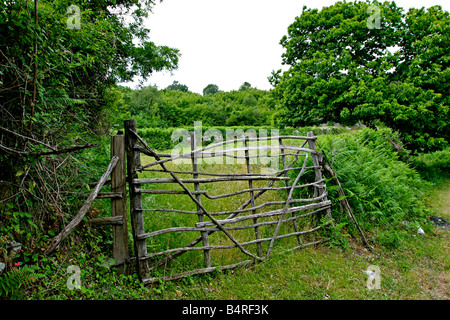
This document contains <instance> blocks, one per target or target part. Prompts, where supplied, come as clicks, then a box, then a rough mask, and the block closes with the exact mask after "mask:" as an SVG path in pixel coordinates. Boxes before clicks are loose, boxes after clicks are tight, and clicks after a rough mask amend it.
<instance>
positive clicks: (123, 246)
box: [111, 134, 130, 274]
mask: <svg viewBox="0 0 450 320" xmlns="http://www.w3.org/2000/svg"><path fill="white" fill-rule="evenodd" d="M111 157H119V161H118V162H117V165H116V167H115V168H114V170H113V171H112V172H111V193H112V194H120V195H122V196H121V197H113V198H112V199H111V217H112V218H116V217H118V218H121V220H122V222H123V223H122V224H115V225H113V228H112V229H113V230H112V231H113V249H112V256H113V259H114V260H115V261H116V264H120V266H118V272H119V273H122V274H127V273H128V270H127V269H126V265H125V263H124V262H125V261H126V260H127V259H128V258H129V257H130V254H129V252H128V224H127V199H126V196H125V197H124V196H123V195H126V192H127V188H126V187H127V186H126V184H127V181H126V168H125V136H124V135H123V134H120V135H115V136H112V137H111Z"/></svg>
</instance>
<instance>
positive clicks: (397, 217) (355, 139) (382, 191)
mask: <svg viewBox="0 0 450 320" xmlns="http://www.w3.org/2000/svg"><path fill="white" fill-rule="evenodd" d="M397 139H398V134H397V133H395V132H393V131H392V130H391V129H381V130H378V131H375V130H371V129H365V130H363V131H361V132H358V133H356V134H353V135H342V136H329V137H324V138H323V139H321V142H320V144H319V145H320V146H321V147H322V148H323V151H324V152H325V155H326V156H327V158H328V161H329V162H330V163H331V164H332V167H333V169H334V170H335V172H336V174H337V176H338V178H339V180H340V182H341V184H342V187H343V189H344V192H345V194H346V196H347V198H348V201H349V203H350V206H351V207H352V209H353V211H354V214H355V216H356V219H357V220H358V222H359V224H360V225H361V227H362V228H363V229H364V230H367V231H368V232H369V233H371V234H372V236H373V237H374V238H376V239H377V240H378V241H379V243H380V244H382V245H385V246H387V247H390V248H395V247H398V246H399V244H400V239H401V238H402V237H403V236H404V234H405V233H403V232H401V231H400V230H403V229H404V226H405V221H406V222H408V223H409V222H411V223H415V224H418V225H424V224H426V223H427V221H428V219H427V215H428V214H429V209H428V208H427V207H426V205H425V203H424V195H425V192H426V191H425V190H426V189H427V187H428V186H429V184H428V183H427V182H425V181H424V180H422V179H421V177H420V175H419V174H418V173H417V171H416V170H415V169H413V168H411V166H410V165H408V164H407V163H405V162H403V161H401V160H400V159H399V158H400V155H401V153H402V152H405V151H404V150H402V149H401V148H400V150H399V148H398V145H397V147H396V146H395V145H396V144H393V143H392V142H393V141H397V142H398V140H397ZM330 184H332V182H331V181H330V180H329V181H328V182H327V186H329V185H330ZM329 190H330V192H329V198H330V199H331V200H332V201H333V216H334V217H335V218H336V217H337V218H338V220H341V221H343V222H346V221H347V222H348V224H349V226H354V224H353V222H351V221H349V220H348V218H347V216H346V213H341V212H340V210H339V204H338V201H339V196H338V194H337V192H336V190H335V189H333V188H331V189H330V188H329Z"/></svg>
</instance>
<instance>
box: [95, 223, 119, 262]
mask: <svg viewBox="0 0 450 320" xmlns="http://www.w3.org/2000/svg"><path fill="white" fill-rule="evenodd" d="M88 224H89V225H90V226H92V227H94V226H103V225H123V217H121V216H116V217H104V218H93V219H90V220H89V221H88ZM114 259H115V258H114ZM116 261H117V260H116ZM122 262H123V261H122Z"/></svg>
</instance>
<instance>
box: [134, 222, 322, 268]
mask: <svg viewBox="0 0 450 320" xmlns="http://www.w3.org/2000/svg"><path fill="white" fill-rule="evenodd" d="M328 224H330V223H326V224H324V225H323V226H317V227H314V228H312V229H309V230H304V231H299V232H292V233H289V234H283V235H280V236H276V237H275V238H261V239H257V240H251V241H246V242H242V243H240V245H241V246H243V247H246V246H250V245H254V244H256V243H262V242H269V241H272V240H273V239H274V240H279V239H284V238H290V237H294V236H297V235H305V234H308V233H312V232H315V231H317V230H319V229H321V228H323V227H324V226H327V225H328ZM236 247H237V245H236V244H230V245H215V246H212V245H210V246H208V247H183V248H174V249H167V250H164V251H159V252H155V253H150V254H147V255H146V256H145V257H142V258H141V259H142V260H144V259H150V258H154V257H158V256H161V255H165V254H168V253H173V252H179V251H183V252H187V251H202V250H205V249H208V250H226V249H234V248H236ZM264 259H267V258H264Z"/></svg>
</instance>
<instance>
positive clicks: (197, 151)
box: [136, 133, 318, 170]
mask: <svg viewBox="0 0 450 320" xmlns="http://www.w3.org/2000/svg"><path fill="white" fill-rule="evenodd" d="M136 134H137V133H136ZM279 138H283V139H295V138H294V136H276V137H258V138H244V139H234V140H228V141H224V142H218V143H215V144H210V145H208V146H206V147H204V148H201V149H197V150H195V151H191V152H187V153H184V154H180V155H176V156H173V157H171V158H168V159H163V160H161V159H160V158H159V157H158V158H159V160H157V161H156V162H152V163H149V164H146V165H145V166H142V167H141V168H140V169H141V170H142V169H145V168H148V167H151V166H155V165H158V164H161V163H165V162H168V161H173V160H176V159H182V158H186V159H188V158H191V156H192V153H201V152H204V151H206V150H209V149H214V148H217V147H220V146H223V145H226V144H230V143H236V142H242V141H244V140H245V139H248V141H249V142H250V141H264V140H270V139H273V140H275V139H279ZM296 139H302V140H309V139H312V140H316V139H317V138H316V137H314V136H313V137H297V138H296ZM285 148H287V147H285ZM289 149H292V150H297V152H300V151H305V152H308V153H315V154H317V153H318V152H317V151H316V150H315V149H309V148H304V147H303V146H302V147H300V148H299V147H291V146H289ZM230 150H231V149H230ZM220 151H221V152H225V150H220ZM146 152H150V151H149V150H147V151H146ZM148 155H150V156H152V157H153V155H156V153H155V152H154V151H151V152H150V153H148ZM224 156H225V155H224Z"/></svg>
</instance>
